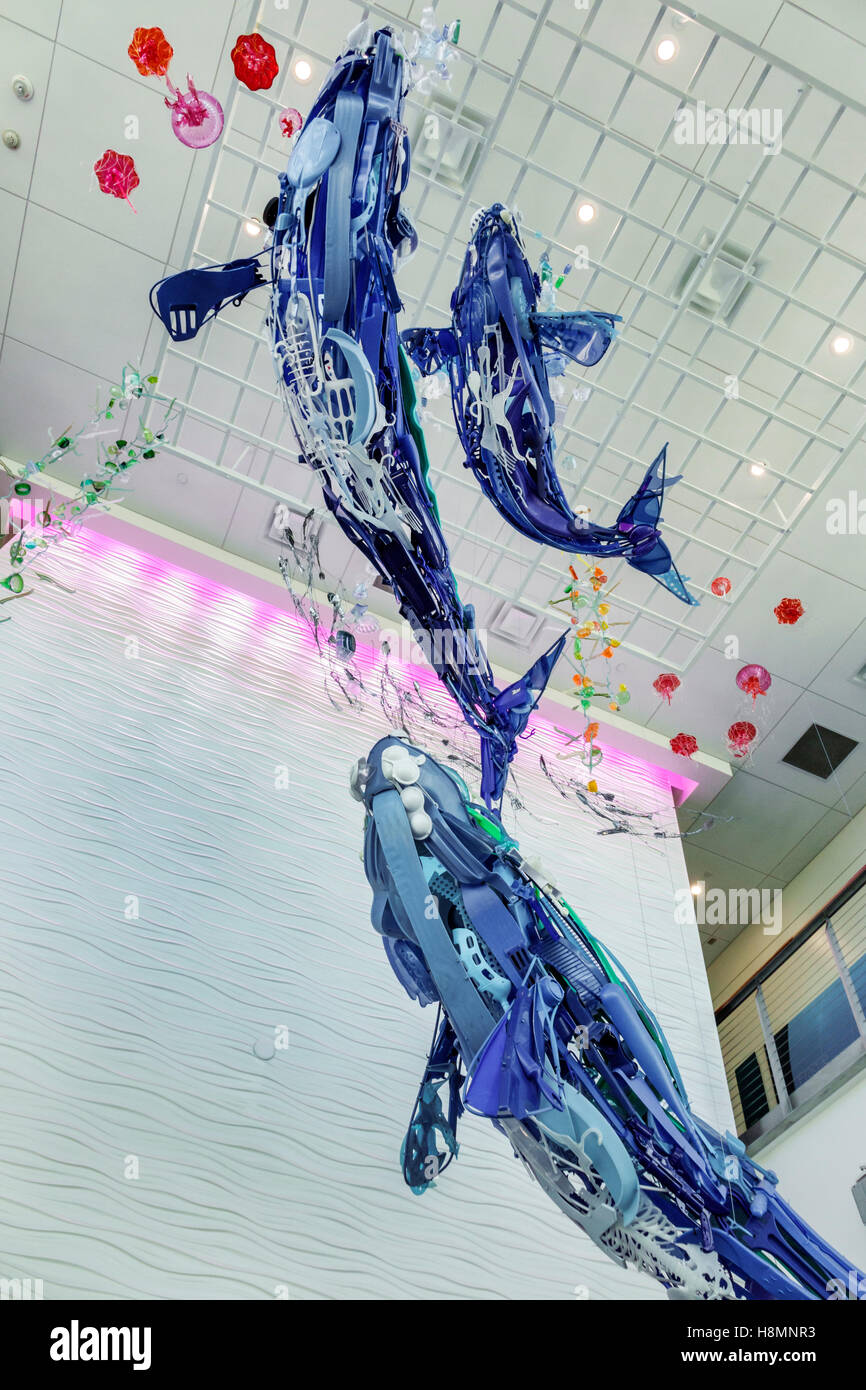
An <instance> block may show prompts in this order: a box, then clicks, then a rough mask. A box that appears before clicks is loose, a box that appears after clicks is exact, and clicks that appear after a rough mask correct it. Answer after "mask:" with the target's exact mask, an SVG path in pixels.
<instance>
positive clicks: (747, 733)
mask: <svg viewBox="0 0 866 1390" xmlns="http://www.w3.org/2000/svg"><path fill="white" fill-rule="evenodd" d="M757 737H758V731H757V729H756V728H755V726H754V724H752V723H751V721H750V720H748V719H738V720H737V722H736V724H732V725H731V727H730V728H729V729H728V747H729V749H730V750H731V752H732V753H733V755H734V757H735V758H745V757H746V755H747V753H749V751H750V750H751V745H752V743H753V742H754V740H755V739H756V738H757Z"/></svg>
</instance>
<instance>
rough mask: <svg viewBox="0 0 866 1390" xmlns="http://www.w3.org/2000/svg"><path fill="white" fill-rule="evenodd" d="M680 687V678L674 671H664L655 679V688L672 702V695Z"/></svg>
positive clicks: (665, 698) (663, 697)
mask: <svg viewBox="0 0 866 1390" xmlns="http://www.w3.org/2000/svg"><path fill="white" fill-rule="evenodd" d="M679 688H680V678H679V676H675V675H674V673H673V671H663V672H662V674H661V675H660V676H656V678H655V680H654V681H653V690H655V691H656V692H657V693H658V694H659V695H661V697H662V699H663V700H667V702H668V704H670V702H671V696H672V695H674V694H675V693H676V691H678V690H679Z"/></svg>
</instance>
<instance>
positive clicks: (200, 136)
mask: <svg viewBox="0 0 866 1390" xmlns="http://www.w3.org/2000/svg"><path fill="white" fill-rule="evenodd" d="M165 80H166V83H167V85H168V90H169V91H170V92H171V96H170V97H166V99H165V104H166V106H168V107H169V108H170V110H171V128H172V130H173V131H174V133H175V135H176V136H177V138H178V140H179V141H180V143H181V144H182V145H186V146H187V148H188V149H190V150H204V149H207V147H208V145H212V144H213V143H214V141H215V140H218V139H219V137H220V135H221V134H222V128H223V121H224V119H225V118H224V116H223V109H222V107H221V106H220V104H219V102H218V101H217V99H216V97H215V96H212V95H211V93H210V92H200V91H198V89H197V88H196V86H195V85H194V83H193V80H192V78H191V77H190V75H189V73H187V75H186V80H187V86H188V87H189V91H187V92H179V91H178V89H177V87H175V85H174V83H173V82H172V80H171V78H170V77H168V76H167V77H166V79H165Z"/></svg>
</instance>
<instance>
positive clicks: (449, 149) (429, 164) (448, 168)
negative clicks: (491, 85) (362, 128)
mask: <svg viewBox="0 0 866 1390" xmlns="http://www.w3.org/2000/svg"><path fill="white" fill-rule="evenodd" d="M457 105H458V104H457V102H456V101H455V100H454V99H453V98H452V97H449V96H448V95H447V94H446V93H444V92H436V93H435V94H434V95H432V96H431V97H430V99H429V101H427V102H426V103H425V105H424V106H422V107H419V109H418V110H417V111H415V112H413V113H412V115H411V116H410V118H409V119H410V122H411V124H410V127H409V138H410V141H411V146H412V167H413V169H416V170H420V171H421V172H422V173H424V174H427V176H428V177H431V178H432V177H435V179H436V181H437V182H438V183H443V184H445V186H446V187H447V188H454V189H459V191H460V192H461V193H463V192H464V191H465V189H466V188H467V186H468V184H469V180H470V179H471V178H472V175H473V174H474V172H475V168H476V165H477V164H478V161H479V159H480V158H481V151H482V149H483V147H484V140H485V137H486V136H487V132H488V131H489V129H490V124H491V123H490V120H489V118H488V117H487V116H483V115H482V114H481V112H480V111H472V110H470V108H469V107H468V106H464V107H463V108H462V109H461V110H460V112H459V114H458V110H457ZM434 171H435V172H434Z"/></svg>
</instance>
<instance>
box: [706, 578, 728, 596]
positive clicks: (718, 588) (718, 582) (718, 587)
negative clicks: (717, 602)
mask: <svg viewBox="0 0 866 1390" xmlns="http://www.w3.org/2000/svg"><path fill="white" fill-rule="evenodd" d="M710 588H711V589H712V591H713V593H714V594H715V596H716V598H724V597H725V594H729V593H730V592H731V581H730V579H726V578H725V576H724V575H723V574H720V575H719V577H718V578H717V579H714V580H713V582H712V584H711V585H710Z"/></svg>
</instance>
